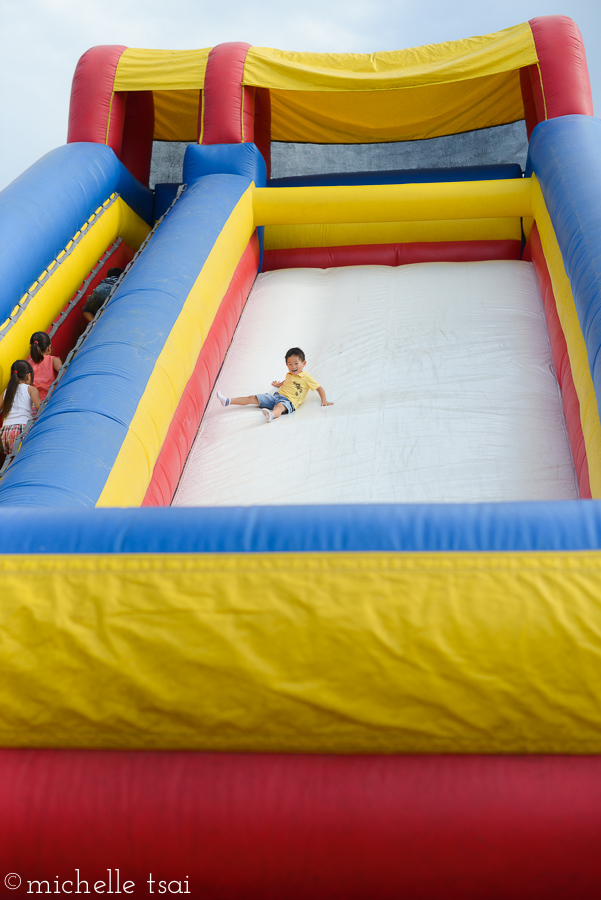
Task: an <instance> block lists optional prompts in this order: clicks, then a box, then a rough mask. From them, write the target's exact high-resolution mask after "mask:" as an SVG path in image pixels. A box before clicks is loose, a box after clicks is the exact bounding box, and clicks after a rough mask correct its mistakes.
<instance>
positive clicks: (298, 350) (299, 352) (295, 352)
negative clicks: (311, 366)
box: [285, 347, 307, 362]
mask: <svg viewBox="0 0 601 900" xmlns="http://www.w3.org/2000/svg"><path fill="white" fill-rule="evenodd" d="M291 356H298V358H299V359H300V361H301V362H307V360H306V359H305V354H304V353H303V351H302V350H301V348H300V347H291V348H290V350H289V351H288V353H287V354H286V357H285V359H286V362H288V360H289V359H290V357H291Z"/></svg>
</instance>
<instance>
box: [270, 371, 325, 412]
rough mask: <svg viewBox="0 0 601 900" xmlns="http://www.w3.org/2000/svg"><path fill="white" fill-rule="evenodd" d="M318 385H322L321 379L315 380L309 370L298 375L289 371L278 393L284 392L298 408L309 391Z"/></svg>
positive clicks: (315, 388) (314, 389)
mask: <svg viewBox="0 0 601 900" xmlns="http://www.w3.org/2000/svg"><path fill="white" fill-rule="evenodd" d="M318 387H321V385H320V383H319V381H315V379H314V378H313V376H312V375H309V373H308V372H300V373H299V374H298V375H291V374H290V372H288V374H287V375H286V377H285V378H284V384H283V385H282V386H281V387H279V388H278V394H283V396H284V397H287V398H288V400H290V402H291V403H292V405H293V406H294V408H295V409H298V408H299V406H300V405H301V403H302V402H303V400H304V399H305V397H306V396H307V394H308V393H309V391H316V390H317V388H318Z"/></svg>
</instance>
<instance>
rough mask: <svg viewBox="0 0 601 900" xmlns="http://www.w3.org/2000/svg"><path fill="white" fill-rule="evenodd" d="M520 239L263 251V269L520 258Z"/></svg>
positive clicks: (392, 264)
mask: <svg viewBox="0 0 601 900" xmlns="http://www.w3.org/2000/svg"><path fill="white" fill-rule="evenodd" d="M520 253H521V243H520V241H513V240H505V241H432V242H429V243H415V244H359V245H355V246H350V247H296V248H294V249H290V250H265V251H264V253H263V271H264V272H270V271H273V270H275V269H296V268H313V269H329V268H332V267H335V266H404V265H409V264H411V263H420V262H478V261H480V260H486V259H519V258H520Z"/></svg>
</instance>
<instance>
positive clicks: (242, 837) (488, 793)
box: [0, 750, 601, 900]
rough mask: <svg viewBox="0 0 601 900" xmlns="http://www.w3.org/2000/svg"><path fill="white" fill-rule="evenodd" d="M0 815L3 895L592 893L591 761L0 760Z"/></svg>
mask: <svg viewBox="0 0 601 900" xmlns="http://www.w3.org/2000/svg"><path fill="white" fill-rule="evenodd" d="M0 802H1V804H2V812H3V815H2V817H1V818H0V859H1V863H2V872H1V875H2V878H3V879H4V878H8V876H9V874H10V875H11V879H12V880H11V881H10V882H9V883H10V884H11V885H13V886H14V885H16V884H17V883H18V880H20V883H21V890H20V892H15V896H21V895H22V894H25V893H39V892H40V891H39V890H38V888H37V885H36V882H37V881H43V880H44V879H45V880H47V881H48V882H49V887H50V891H51V892H52V893H53V894H54V893H66V892H68V891H70V890H71V891H73V893H74V894H76V892H77V882H78V879H79V892H80V893H85V890H86V888H85V886H84V884H83V882H86V883H87V887H88V890H89V892H90V895H91V896H94V895H95V894H97V893H109V891H110V892H111V893H113V894H120V895H122V896H124V895H126V894H127V893H131V894H132V895H133V896H136V897H140V896H148V895H150V894H159V893H163V894H167V893H188V894H189V895H190V896H191V897H195V898H202V900H250V898H261V900H307V898H311V900H336V898H341V900H342V898H344V900H367V898H369V900H403V898H407V900H483V898H486V900H559V898H561V900H568V898H572V900H592V898H594V897H597V896H598V894H599V890H600V888H601V853H599V835H600V834H601V758H600V757H566V756H563V757H562V756H549V757H540V756H539V757H535V756H531V757H515V756H505V757H498V756H497V757H495V756H422V757H418V756H318V755H315V756H285V755H278V754H273V755H247V754H239V755H235V754H215V753H207V754H202V753H176V752H171V753H160V752H119V751H112V752H111V751H94V750H90V751H56V750H55V751H51V750H2V751H0ZM17 879H18V880H17ZM109 879H110V885H109ZM161 881H162V882H163V883H164V884H163V887H162V889H161V887H160V883H161ZM30 882H33V884H30ZM71 882H73V883H72V884H71ZM126 882H129V884H128V887H127V888H125V883H126ZM132 882H133V886H132V884H131V883H132ZM57 885H58V890H57ZM41 888H42V890H41V892H42V893H48V892H49V891H48V890H47V889H46V886H45V885H44V884H42V885H41ZM6 894H7V895H8V892H6Z"/></svg>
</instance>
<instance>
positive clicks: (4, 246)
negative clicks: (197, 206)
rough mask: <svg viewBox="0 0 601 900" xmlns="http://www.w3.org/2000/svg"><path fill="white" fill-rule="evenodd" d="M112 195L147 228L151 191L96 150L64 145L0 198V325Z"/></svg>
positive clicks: (107, 153)
mask: <svg viewBox="0 0 601 900" xmlns="http://www.w3.org/2000/svg"><path fill="white" fill-rule="evenodd" d="M112 193H117V194H120V195H121V197H122V198H123V200H124V201H125V202H126V203H127V205H128V206H129V207H131V209H133V210H134V212H136V213H137V214H138V215H139V216H140V218H142V219H144V221H145V222H147V223H149V224H150V223H151V222H152V206H153V196H152V191H149V190H148V188H145V187H144V186H143V185H142V184H140V182H139V181H137V180H136V179H135V178H134V177H133V175H131V174H130V173H129V172H128V170H127V169H126V168H125V166H124V165H123V164H122V163H121V162H119V160H118V159H117V157H116V156H115V154H114V153H113V151H112V150H111V149H110V147H105V146H103V145H102V144H66V145H65V146H63V147H57V149H56V150H52V151H51V152H50V153H47V154H46V156H43V157H42V158H41V159H40V160H38V162H36V163H34V165H33V166H31V167H30V168H29V169H27V170H26V171H25V172H24V173H23V174H22V175H20V176H19V177H18V178H17V179H15V181H13V182H11V184H9V185H8V187H6V188H5V189H4V190H3V191H2V192H1V193H0V284H2V296H1V297H0V321H3V320H4V319H5V318H6V317H7V316H9V315H10V313H11V311H12V309H13V307H14V306H15V304H16V303H17V302H18V301H19V299H20V298H21V297H22V296H23V294H24V293H25V292H26V291H27V290H28V288H29V287H30V285H31V284H32V282H34V281H35V280H36V278H38V276H39V275H40V273H41V272H43V271H44V269H45V268H46V266H47V265H49V264H50V263H51V262H52V260H53V259H55V257H56V256H57V255H58V254H59V253H60V252H61V250H63V249H64V247H65V246H66V245H67V244H68V243H69V241H70V240H71V239H72V237H73V235H74V234H75V233H76V232H77V231H78V230H79V229H80V228H81V226H82V224H83V223H84V222H85V221H86V220H87V219H88V218H89V217H90V216H91V215H92V213H93V212H94V211H95V210H96V209H98V207H99V206H101V205H102V204H103V203H104V202H105V200H107V199H108V197H110V195H111V194H112Z"/></svg>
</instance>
